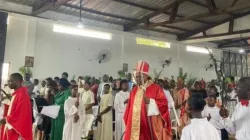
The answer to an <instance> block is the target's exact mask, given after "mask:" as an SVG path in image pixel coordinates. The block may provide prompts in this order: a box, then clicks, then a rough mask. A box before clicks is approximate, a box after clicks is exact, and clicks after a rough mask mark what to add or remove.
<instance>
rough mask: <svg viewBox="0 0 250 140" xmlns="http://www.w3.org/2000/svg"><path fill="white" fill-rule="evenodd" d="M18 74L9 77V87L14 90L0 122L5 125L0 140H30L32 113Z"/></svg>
mask: <svg viewBox="0 0 250 140" xmlns="http://www.w3.org/2000/svg"><path fill="white" fill-rule="evenodd" d="M22 82H23V77H22V76H21V75H20V74H19V73H14V74H12V75H11V76H10V80H9V87H10V88H11V89H14V90H15V92H14V93H13V94H12V99H11V103H10V106H9V109H8V113H7V116H6V117H5V118H3V119H2V120H0V124H2V125H3V124H5V128H4V132H3V137H2V139H1V140H19V139H21V140H32V139H33V138H32V112H31V102H30V97H29V94H28V89H27V88H26V87H22Z"/></svg>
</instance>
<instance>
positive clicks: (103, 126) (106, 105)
mask: <svg viewBox="0 0 250 140" xmlns="http://www.w3.org/2000/svg"><path fill="white" fill-rule="evenodd" d="M103 93H104V94H103V95H102V97H101V101H100V107H99V113H98V115H97V121H98V124H97V131H96V140H112V139H113V123H112V107H113V103H114V100H113V95H112V93H111V92H110V85H109V84H106V85H104V92H103Z"/></svg>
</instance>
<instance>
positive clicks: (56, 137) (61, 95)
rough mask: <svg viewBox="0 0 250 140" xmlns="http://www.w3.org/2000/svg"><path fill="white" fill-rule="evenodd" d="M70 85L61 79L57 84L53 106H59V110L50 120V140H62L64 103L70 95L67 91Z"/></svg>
mask: <svg viewBox="0 0 250 140" xmlns="http://www.w3.org/2000/svg"><path fill="white" fill-rule="evenodd" d="M69 86H70V83H69V81H68V80H67V79H65V78H61V79H60V81H59V84H58V89H59V91H58V92H57V94H56V95H55V105H59V106H60V110H59V113H58V116H57V118H56V119H52V129H51V140H62V133H63V125H64V121H65V116H64V102H65V101H66V100H67V99H68V97H69V96H70V95H71V92H70V89H69Z"/></svg>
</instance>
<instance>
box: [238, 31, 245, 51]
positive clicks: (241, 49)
mask: <svg viewBox="0 0 250 140" xmlns="http://www.w3.org/2000/svg"><path fill="white" fill-rule="evenodd" d="M240 38H241V39H242V34H240ZM239 53H245V50H244V49H243V46H242V43H241V48H240V50H239Z"/></svg>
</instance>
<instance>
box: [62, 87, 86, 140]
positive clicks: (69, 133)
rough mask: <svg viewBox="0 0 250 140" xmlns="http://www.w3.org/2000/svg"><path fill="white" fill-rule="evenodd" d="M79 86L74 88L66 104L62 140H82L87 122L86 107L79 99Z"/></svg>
mask: <svg viewBox="0 0 250 140" xmlns="http://www.w3.org/2000/svg"><path fill="white" fill-rule="evenodd" d="M77 92H78V86H77V85H74V86H73V87H72V92H71V97H69V98H68V99H67V100H66V101H65V104H64V114H65V123H64V128H63V139H62V140H81V127H82V125H83V123H84V120H85V107H84V104H83V102H82V101H81V99H79V94H78V93H77Z"/></svg>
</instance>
